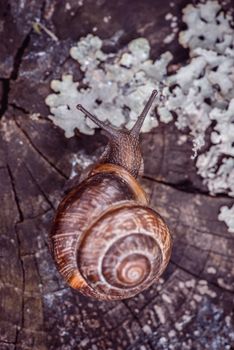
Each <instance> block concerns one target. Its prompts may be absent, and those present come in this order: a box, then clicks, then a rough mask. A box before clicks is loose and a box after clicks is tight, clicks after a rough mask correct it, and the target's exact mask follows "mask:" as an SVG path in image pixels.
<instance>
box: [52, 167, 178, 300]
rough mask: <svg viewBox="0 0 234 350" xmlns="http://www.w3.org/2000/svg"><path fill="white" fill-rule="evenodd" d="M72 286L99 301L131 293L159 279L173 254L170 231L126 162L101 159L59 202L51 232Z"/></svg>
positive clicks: (59, 263) (63, 271)
mask: <svg viewBox="0 0 234 350" xmlns="http://www.w3.org/2000/svg"><path fill="white" fill-rule="evenodd" d="M51 241H52V251H53V256H54V259H55V261H56V263H57V266H58V269H59V271H60V273H61V274H62V276H63V277H64V279H65V280H66V281H67V282H68V283H69V285H70V286H71V287H73V288H75V289H78V290H79V291H80V292H82V293H83V294H85V295H87V296H91V297H94V298H96V299H99V300H119V299H125V298H130V297H132V296H134V295H136V294H138V293H139V292H141V291H143V290H144V289H146V288H148V287H149V286H150V285H151V284H152V283H153V282H155V281H156V280H157V279H158V278H159V276H160V275H161V274H162V272H163V271H164V270H165V268H166V266H167V264H168V261H169V258H170V255H171V247H172V243H171V242H172V241H171V235H170V232H169V229H168V227H167V225H166V224H165V223H164V221H163V219H162V218H161V216H160V215H159V214H157V213H156V212H155V211H154V210H153V209H151V208H149V207H148V201H147V198H146V195H145V193H144V191H143V189H142V188H141V186H140V184H139V183H138V182H137V180H136V179H135V178H134V177H133V176H132V175H131V174H130V173H129V172H128V171H127V170H125V169H124V168H123V167H121V166H119V165H116V164H108V163H106V164H100V165H98V166H96V167H95V168H94V169H93V170H92V171H91V172H90V174H89V176H88V178H87V179H86V180H84V181H83V182H82V183H81V184H80V185H78V186H77V187H76V188H74V189H73V190H72V191H71V192H70V193H69V194H68V195H67V196H66V197H65V198H64V200H63V201H62V202H61V204H60V206H59V208H58V210H57V215H56V218H55V221H54V226H53V230H52V235H51Z"/></svg>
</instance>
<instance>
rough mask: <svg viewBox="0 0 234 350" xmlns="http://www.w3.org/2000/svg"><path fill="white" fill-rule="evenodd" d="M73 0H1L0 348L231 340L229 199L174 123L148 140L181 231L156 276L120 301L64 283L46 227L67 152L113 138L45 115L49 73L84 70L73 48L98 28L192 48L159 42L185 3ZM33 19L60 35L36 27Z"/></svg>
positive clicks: (148, 183)
mask: <svg viewBox="0 0 234 350" xmlns="http://www.w3.org/2000/svg"><path fill="white" fill-rule="evenodd" d="M69 3H70V5H71V10H69V11H68V10H67V11H66V10H65V2H64V1H55V0H52V1H42V0H41V1H29V0H28V1H13V0H12V1H3V0H2V1H0V16H1V20H0V23H1V25H0V26H1V32H0V35H1V38H2V39H1V41H0V43H1V44H0V78H1V81H0V94H1V95H0V96H1V97H0V100H1V108H0V110H1V113H2V114H3V116H2V119H1V139H0V143H1V145H0V198H1V210H0V223H1V235H0V241H1V242H0V245H1V253H0V306H1V312H0V349H1V350H3V349H7V350H8V349H9V350H11V349H15V350H21V349H25V350H26V349H34V350H42V349H51V350H52V349H61V350H68V349H69V350H70V349H72V350H73V349H87V350H90V349H91V350H97V349H98V350H99V349H100V350H101V349H103V350H104V349H105V350H106V349H110V350H111V349H119V350H120V349H128V350H153V349H157V350H161V349H172V350H173V349H175V350H177V349H178V350H180V349H185V350H186V349H194V350H203V349H209V350H223V349H234V321H233V306H234V301H233V297H234V284H233V281H234V267H233V266H234V254H233V251H234V239H233V235H231V234H230V233H228V232H227V229H226V226H225V224H224V223H222V222H220V221H218V220H217V215H218V212H219V208H220V206H221V205H224V204H227V205H230V204H231V203H232V202H233V201H232V200H231V199H230V198H228V197H224V196H223V197H222V196H219V197H212V196H210V195H209V194H208V192H207V188H206V187H205V186H204V185H203V184H202V181H201V179H200V178H199V177H198V176H197V175H196V168H195V165H194V161H193V160H191V158H190V156H191V143H190V142H189V139H188V141H187V142H185V143H183V144H182V145H178V144H177V140H178V138H179V137H180V136H181V135H182V134H181V133H179V132H178V130H176V129H175V127H174V126H173V124H169V125H162V124H160V126H159V127H158V128H157V129H156V130H154V131H153V132H151V133H150V134H145V135H143V141H142V143H143V152H144V154H145V177H144V179H143V180H142V182H143V185H144V187H145V188H146V189H147V191H148V193H149V195H150V197H151V204H152V206H153V207H154V208H155V209H156V210H158V211H159V212H160V213H161V214H162V216H164V218H165V219H166V221H167V223H168V224H169V226H170V228H171V231H172V232H173V235H174V248H173V254H172V259H171V263H170V265H169V268H168V269H167V271H166V272H165V274H164V275H163V278H162V279H160V281H159V283H158V284H155V285H154V286H153V287H152V288H150V289H149V290H147V291H145V292H144V293H142V294H140V295H139V296H137V297H135V298H132V299H129V300H126V301H123V302H95V301H92V300H90V299H87V298H85V297H83V296H82V295H80V294H79V293H77V292H75V291H73V290H71V289H70V288H68V287H67V286H66V285H65V284H64V282H63V281H62V280H61V278H60V276H59V275H58V273H57V271H56V269H55V266H54V264H53V261H52V259H51V256H50V253H49V249H48V232H49V229H50V225H51V220H52V217H53V214H54V210H55V208H56V206H57V204H58V202H59V200H60V199H61V197H62V195H63V192H64V185H65V183H66V180H67V178H68V177H69V175H70V171H71V159H72V157H73V156H74V154H76V152H78V151H82V152H84V153H85V154H86V155H87V156H88V157H91V156H95V155H97V154H98V151H96V150H97V149H99V150H100V147H102V146H103V145H104V143H105V140H104V139H103V137H102V136H101V135H100V134H99V133H98V132H97V133H96V135H95V136H93V137H88V136H82V135H79V136H78V137H74V138H72V139H70V140H67V139H65V137H64V135H63V132H62V131H61V130H59V129H58V128H56V127H55V126H54V125H53V124H52V123H51V122H50V121H49V120H47V119H46V116H47V114H48V110H47V108H46V106H45V104H44V98H45V96H46V95H47V94H48V92H49V82H50V80H51V79H52V78H55V77H60V76H61V74H62V73H63V72H72V73H73V74H74V76H75V77H76V79H79V78H80V77H81V72H79V70H78V68H77V65H76V64H75V63H74V62H73V61H72V60H71V59H70V58H69V48H70V46H71V45H72V43H74V42H76V41H77V40H78V39H79V38H80V37H81V36H82V35H86V34H88V33H90V32H92V28H93V27H97V32H96V33H97V34H98V35H99V36H100V37H102V38H104V39H106V42H105V43H106V44H105V45H106V50H118V48H119V47H122V46H123V45H125V44H126V43H127V42H128V41H129V40H130V39H132V38H134V37H138V36H139V35H142V36H145V37H147V38H148V39H149V40H150V43H151V45H152V47H153V50H152V56H153V57H156V56H157V55H158V54H160V53H161V52H163V51H165V50H166V49H170V50H171V51H172V52H173V53H174V54H175V62H177V63H178V62H179V63H182V62H183V61H184V60H185V59H186V57H187V53H186V52H185V51H184V50H182V49H181V48H180V47H179V46H178V45H177V44H176V42H173V43H172V44H170V45H164V44H162V40H163V38H164V37H165V36H166V35H167V34H168V33H169V31H170V29H169V28H168V26H167V22H166V21H165V20H164V17H165V14H166V13H167V12H169V11H170V12H173V13H175V14H177V15H179V14H180V11H181V8H182V7H183V6H184V5H185V4H186V3H187V1H176V6H174V7H173V8H171V7H170V4H169V1H158V2H156V1H153V0H147V1H141V0H137V1H136V0H134V1H124V0H122V1H119V0H118V1H105V0H102V1H100V0H99V1H93V0H92V1H91V0H87V1H85V2H84V4H83V6H80V5H79V2H77V1H69ZM109 15H111V21H110V22H109V23H105V22H104V21H103V18H104V17H105V16H109ZM37 20H40V21H41V22H42V23H44V24H45V25H46V26H47V27H48V28H50V29H51V30H52V31H53V32H54V33H55V34H56V35H57V36H58V38H59V41H58V42H54V41H52V40H51V38H49V37H48V36H47V35H46V34H45V33H44V32H42V33H41V35H38V34H37V33H35V32H34V31H33V30H32V22H33V21H37ZM117 31H121V32H120V38H119V41H118V42H117V43H115V44H113V41H111V40H109V39H110V38H111V37H112V36H113V35H114V34H115V33H116V32H117ZM42 53H43V54H42ZM33 113H39V114H40V116H35V115H33Z"/></svg>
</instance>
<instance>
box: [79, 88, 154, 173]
mask: <svg viewBox="0 0 234 350" xmlns="http://www.w3.org/2000/svg"><path fill="white" fill-rule="evenodd" d="M156 95H157V91H156V90H153V91H152V94H151V96H150V98H149V100H148V101H147V103H146V105H145V107H144V108H143V111H142V112H141V114H140V115H139V117H138V118H137V121H136V123H135V124H134V126H133V127H132V129H131V130H118V129H115V128H113V127H111V126H110V125H106V124H104V123H103V122H102V121H100V120H99V119H98V118H97V117H96V116H94V115H93V114H91V113H89V112H88V111H87V110H86V109H85V108H84V107H83V106H82V105H79V104H78V105H77V109H78V110H80V111H81V112H83V113H84V114H85V115H86V116H87V117H88V118H89V119H91V120H92V121H93V122H94V123H95V124H97V125H98V126H99V127H100V128H101V129H102V130H104V133H105V135H106V136H107V137H108V139H109V143H108V145H107V149H106V150H105V159H104V160H105V162H106V163H112V164H116V165H120V166H122V167H123V168H125V169H126V170H128V171H129V172H130V174H132V175H133V176H134V177H137V176H138V174H139V170H140V167H141V162H142V155H141V149H140V142H139V135H140V131H141V127H142V125H143V123H144V120H145V117H146V116H147V114H148V112H149V110H150V108H151V106H152V104H153V101H154V99H155V97H156Z"/></svg>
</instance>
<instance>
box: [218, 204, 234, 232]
mask: <svg viewBox="0 0 234 350" xmlns="http://www.w3.org/2000/svg"><path fill="white" fill-rule="evenodd" d="M218 219H219V220H221V221H224V222H225V224H226V225H227V227H228V231H229V232H230V233H234V205H233V206H232V207H231V208H228V207H227V206H226V205H224V206H222V207H221V208H220V213H219V216H218Z"/></svg>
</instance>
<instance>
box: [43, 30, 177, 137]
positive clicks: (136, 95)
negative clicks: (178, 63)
mask: <svg viewBox="0 0 234 350" xmlns="http://www.w3.org/2000/svg"><path fill="white" fill-rule="evenodd" d="M101 48H102V41H101V39H99V38H98V37H96V36H93V35H92V34H89V35H88V36H87V37H86V38H82V39H81V40H80V41H79V42H78V44H77V46H76V47H72V48H71V51H70V53H71V56H72V58H74V59H75V60H77V61H78V62H79V64H80V68H81V70H82V71H83V72H84V73H85V75H84V79H83V81H82V84H83V85H84V84H85V85H86V86H87V88H79V83H78V82H73V78H72V76H71V75H64V76H63V77H62V81H59V80H53V81H52V82H51V88H52V90H54V92H55V93H54V94H51V95H49V96H48V97H47V98H46V103H47V104H48V105H49V107H50V110H51V113H52V115H51V116H49V118H51V119H52V120H53V122H54V123H55V124H56V125H58V126H60V127H61V128H62V129H64V130H65V135H66V136H67V137H71V136H73V135H74V129H75V128H78V129H79V130H80V131H81V132H82V133H85V134H92V133H93V132H94V128H96V127H97V126H96V125H95V124H94V123H93V122H92V121H90V120H88V119H87V120H85V122H84V116H83V114H82V113H81V112H80V111H78V110H77V109H76V105H77V104H78V103H79V104H83V105H84V106H85V108H86V109H88V110H90V111H91V112H92V113H94V114H96V115H98V118H100V119H101V120H103V121H107V122H109V123H111V124H113V125H114V126H116V127H120V126H121V127H122V126H125V127H126V128H130V127H131V126H132V125H133V123H134V121H135V120H136V119H137V116H138V115H139V113H140V112H141V110H142V108H143V105H144V103H145V101H146V100H147V98H148V97H149V95H150V94H151V92H152V90H153V89H155V88H157V89H160V86H159V84H160V82H161V81H162V80H163V79H164V76H165V75H166V67H167V65H168V63H169V62H170V60H171V59H172V55H171V54H170V53H169V52H166V53H164V54H163V55H162V56H161V58H160V59H159V60H157V61H155V62H153V61H152V60H150V59H149V55H150V46H149V43H148V41H147V40H146V39H144V38H139V39H136V40H133V41H131V42H130V43H129V45H128V48H127V49H126V50H124V51H121V52H119V53H118V54H115V55H114V54H105V53H104V52H103V51H102V50H101ZM146 81H147V84H146ZM167 118H168V117H167ZM156 125H157V119H156V117H155V116H154V113H153V112H151V114H150V115H149V116H148V118H147V119H146V121H145V123H144V126H143V131H145V132H146V131H149V130H151V129H152V128H153V127H155V126H156Z"/></svg>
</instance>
